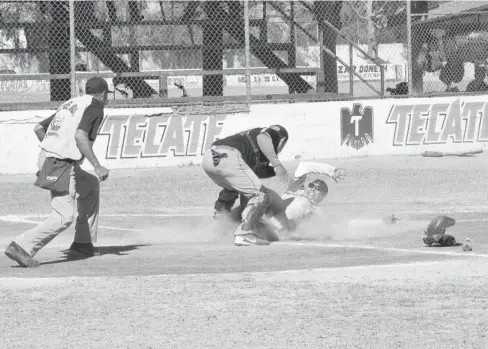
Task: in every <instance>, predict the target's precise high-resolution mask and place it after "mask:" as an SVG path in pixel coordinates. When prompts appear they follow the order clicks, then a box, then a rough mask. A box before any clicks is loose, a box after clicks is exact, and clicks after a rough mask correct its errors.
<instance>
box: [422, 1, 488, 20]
mask: <svg viewBox="0 0 488 349" xmlns="http://www.w3.org/2000/svg"><path fill="white" fill-rule="evenodd" d="M436 5H437V6H435V8H431V9H429V17H431V16H432V17H434V18H435V17H438V16H441V15H452V14H459V13H460V12H476V11H486V10H488V1H461V0H453V1H442V2H441V1H439V3H438V4H436ZM429 7H430V6H429Z"/></svg>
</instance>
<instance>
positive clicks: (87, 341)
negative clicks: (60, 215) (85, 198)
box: [0, 154, 488, 349]
mask: <svg viewBox="0 0 488 349" xmlns="http://www.w3.org/2000/svg"><path fill="white" fill-rule="evenodd" d="M487 160H488V155H487V154H481V155H478V156H476V157H466V158H452V157H451V158H422V157H420V156H415V157H413V156H412V157H404V156H392V157H375V158H357V159H346V160H329V161H327V162H328V163H330V164H333V165H335V166H338V167H344V168H346V169H347V170H348V178H347V179H346V180H345V181H343V182H340V183H339V184H335V183H334V182H331V181H328V184H329V189H330V195H329V197H328V198H327V199H326V200H325V202H324V203H323V209H324V211H325V212H327V217H326V219H324V221H322V222H318V223H317V222H315V223H314V224H309V225H304V226H303V227H302V229H301V230H300V231H299V232H298V233H297V234H296V235H295V236H294V237H293V238H289V239H284V240H283V241H280V242H278V243H273V244H272V245H271V246H259V247H234V246H233V244H232V242H233V238H232V229H231V227H227V229H224V228H225V227H224V226H221V227H220V228H219V227H214V229H209V228H208V227H209V225H210V223H211V222H212V219H211V216H212V207H213V202H214V200H215V199H216V196H217V193H218V188H217V187H215V186H214V185H213V184H212V182H211V181H210V180H209V179H208V178H207V177H205V175H204V172H203V170H202V169H201V168H200V167H199V166H189V167H179V168H178V167H175V168H160V169H150V170H147V169H146V170H134V169H132V170H119V171H112V172H111V176H110V177H109V179H108V180H107V181H106V182H103V183H102V185H101V191H102V192H101V216H100V231H99V241H98V242H97V245H98V246H100V248H101V252H102V255H101V256H97V257H93V258H89V259H84V260H77V261H67V260H66V250H67V248H68V247H69V245H70V243H71V241H72V237H73V227H70V228H69V229H68V230H67V231H66V232H64V233H62V234H61V235H60V236H58V237H57V238H56V239H55V240H53V241H52V242H51V243H50V244H49V245H48V246H47V247H46V248H44V249H43V250H41V252H40V253H39V254H38V255H37V257H38V259H39V261H40V262H41V266H40V267H39V268H37V269H23V268H19V267H16V266H15V263H13V262H12V261H10V260H9V259H8V258H7V257H5V256H4V255H3V253H2V255H1V256H0V295H1V297H0V299H1V300H2V302H1V305H0V306H1V311H2V319H3V320H2V321H0V334H1V335H0V337H1V345H0V347H2V348H42V349H47V348H56V349H61V348H77V349H78V348H184V349H190V348H191V349H193V348H378V349H380V348H385V349H391V348H415V349H421V348H432V349H434V348H435V349H439V348H442V349H448V348H463V349H464V348H480V349H482V348H487V347H488V294H487V290H488V277H487V276H488V236H487V230H486V224H487V221H488V204H487V203H486V198H487V192H488V190H487V184H486V183H487V182H486V173H487V171H488V161H487ZM286 165H287V168H288V169H289V170H290V171H293V169H294V168H295V166H296V165H297V162H293V163H287V164H286ZM33 182H34V175H31V176H24V175H22V176H1V177H0V193H1V197H2V200H0V210H1V211H0V212H1V217H0V249H1V250H2V251H3V249H4V248H5V247H6V246H7V244H8V243H9V242H10V239H11V237H12V236H14V235H16V234H18V233H20V232H22V231H24V230H26V229H29V228H30V227H32V226H33V224H35V223H36V222H39V221H40V220H42V219H43V218H44V217H45V215H46V214H48V213H49V208H50V207H49V194H48V193H47V192H45V191H43V190H41V189H38V188H36V187H34V186H33V185H32V183H33ZM265 184H266V185H268V186H269V187H271V188H273V189H275V190H277V191H279V192H283V190H284V185H282V184H280V183H279V182H278V181H277V180H275V179H270V180H266V181H265ZM391 214H395V216H398V217H399V218H401V220H400V221H398V222H397V223H396V224H394V225H386V224H382V223H380V221H381V219H382V218H386V217H388V216H390V215H391ZM439 214H446V215H449V216H451V217H453V218H455V219H456V220H457V222H456V225H454V226H453V227H451V228H449V230H448V233H449V234H452V235H454V236H455V237H456V239H457V241H458V242H460V243H463V242H464V240H465V238H468V237H469V238H470V239H471V241H472V243H473V251H471V252H464V251H463V250H462V248H461V247H460V246H457V247H443V248H432V247H431V248H429V247H425V246H423V245H424V244H423V242H422V239H421V235H422V233H423V230H424V229H426V227H427V225H428V223H429V221H430V220H431V219H432V218H434V217H435V216H436V215H439Z"/></svg>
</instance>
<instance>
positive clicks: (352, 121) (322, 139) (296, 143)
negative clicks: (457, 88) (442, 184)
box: [0, 96, 488, 174]
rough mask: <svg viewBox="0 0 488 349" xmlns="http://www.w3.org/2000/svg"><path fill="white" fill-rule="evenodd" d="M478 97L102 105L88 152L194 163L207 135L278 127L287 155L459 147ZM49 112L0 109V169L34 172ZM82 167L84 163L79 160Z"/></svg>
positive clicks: (480, 114) (485, 129)
mask: <svg viewBox="0 0 488 349" xmlns="http://www.w3.org/2000/svg"><path fill="white" fill-rule="evenodd" d="M486 101H488V99H487V97H486V96H476V97H474V96H472V97H460V98H458V97H443V98H423V99H422V98H417V99H385V100H364V101H361V100H358V101H346V102H327V103H291V104H265V105H253V106H252V107H251V112H250V113H242V114H228V115H226V114H220V115H188V116H180V115H173V114H172V112H173V110H172V109H171V108H146V109H107V110H106V118H105V120H104V122H103V124H102V125H101V128H100V131H99V136H98V139H97V141H96V143H95V152H96V154H97V156H98V157H99V159H100V161H101V162H102V164H104V165H105V166H107V167H108V168H110V169H115V168H138V167H163V166H175V165H180V164H188V163H190V162H193V163H199V162H200V161H201V157H202V155H203V153H204V151H205V150H206V149H207V148H208V147H209V146H210V144H211V143H212V141H214V140H215V139H217V138H222V137H225V136H227V135H231V134H234V133H236V132H240V131H243V130H246V129H249V128H252V127H259V126H261V127H264V126H268V125H272V124H275V123H278V124H281V125H283V126H285V127H286V128H287V129H288V130H289V133H290V141H289V142H288V144H287V146H286V147H285V149H284V151H283V153H282V154H281V155H280V157H281V158H282V159H283V160H291V159H294V158H295V157H296V156H302V157H303V158H304V159H326V158H344V157H352V156H365V155H369V156H374V155H400V154H420V153H421V152H423V151H424V150H443V151H455V150H467V149H473V148H480V147H483V148H484V146H485V144H487V143H488V121H487V120H486V119H487V115H488V103H487V102H486ZM52 113H53V111H52V110H46V111H19V112H4V113H0V173H11V174H16V173H35V171H36V170H37V168H36V163H37V155H38V152H39V147H38V144H39V142H38V140H37V138H36V136H35V134H34V132H33V129H34V126H35V124H36V123H37V122H38V121H39V120H41V119H42V118H44V117H48V116H49V115H51V114H52ZM83 167H85V168H86V169H89V170H91V165H89V164H88V163H85V164H84V165H83Z"/></svg>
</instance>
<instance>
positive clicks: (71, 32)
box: [69, 0, 76, 98]
mask: <svg viewBox="0 0 488 349" xmlns="http://www.w3.org/2000/svg"><path fill="white" fill-rule="evenodd" d="M69 36H70V45H69V46H70V56H71V59H70V60H71V74H70V75H71V98H73V97H76V34H75V0H70V1H69Z"/></svg>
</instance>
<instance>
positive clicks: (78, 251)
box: [68, 242, 100, 258]
mask: <svg viewBox="0 0 488 349" xmlns="http://www.w3.org/2000/svg"><path fill="white" fill-rule="evenodd" d="M68 256H69V257H73V258H89V257H95V256H100V249H98V248H96V247H95V246H93V244H92V243H91V242H90V243H82V242H73V243H72V244H71V246H70V248H69V252H68Z"/></svg>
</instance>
